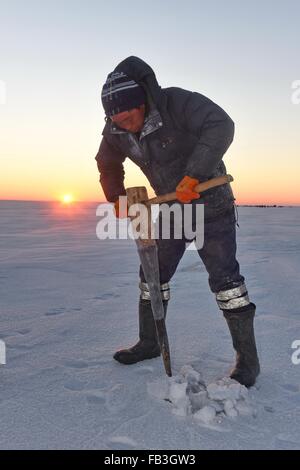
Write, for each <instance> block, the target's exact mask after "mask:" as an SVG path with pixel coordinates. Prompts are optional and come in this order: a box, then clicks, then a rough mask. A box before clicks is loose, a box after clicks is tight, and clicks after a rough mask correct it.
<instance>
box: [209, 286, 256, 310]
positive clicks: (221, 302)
mask: <svg viewBox="0 0 300 470" xmlns="http://www.w3.org/2000/svg"><path fill="white" fill-rule="evenodd" d="M216 300H217V304H218V306H219V307H220V309H221V310H223V309H224V310H230V309H232V308H239V307H244V306H246V305H249V304H250V300H249V297H248V292H247V288H246V285H245V284H241V285H240V286H238V287H234V288H233V289H228V290H221V291H220V292H217V293H216Z"/></svg>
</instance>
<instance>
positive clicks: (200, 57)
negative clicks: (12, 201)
mask: <svg viewBox="0 0 300 470" xmlns="http://www.w3.org/2000/svg"><path fill="white" fill-rule="evenodd" d="M299 18H300V2H299V1H296V0H288V1H285V2H279V1H275V2H274V1H269V0H262V1H252V2H247V4H246V2H238V1H235V0H228V1H226V2H225V1H221V0H218V1H210V2H204V1H193V0H192V1H189V0H186V1H180V2H179V1H170V0H166V1H162V0H160V1H158V0H152V1H151V2H150V1H148V2H146V1H136V0H132V1H130V2H124V1H119V0H115V1H113V2H107V1H105V2H104V1H95V0H86V1H85V2H83V1H78V0H72V1H71V0H62V1H58V0H54V1H48V0H44V1H36V0H27V1H26V2H25V1H16V0H10V1H9V2H5V3H4V2H2V3H1V28H0V57H1V63H0V80H2V81H4V82H5V83H6V85H7V104H6V106H1V107H0V125H1V128H2V131H3V132H2V138H1V137H0V152H1V159H4V161H5V163H6V166H7V169H8V173H7V175H8V176H7V178H6V181H8V180H9V181H10V184H12V185H13V181H12V182H11V180H10V179H11V178H12V177H13V174H14V171H15V168H14V166H13V163H12V162H14V161H15V159H19V165H20V166H19V170H20V172H24V171H25V174H26V175H28V171H29V170H28V164H29V166H30V174H32V171H37V173H38V174H40V175H41V178H42V179H41V181H43V182H44V184H46V182H47V181H48V180H47V179H46V177H45V176H44V175H43V169H44V168H45V166H46V167H47V169H48V171H49V173H48V176H50V179H51V181H52V180H53V181H55V182H56V183H57V184H58V185H59V187H60V186H62V187H63V186H64V183H65V184H66V185H67V186H68V187H69V186H70V185H71V184H72V179H73V178H75V179H76V185H77V187H78V188H79V193H80V194H82V193H84V194H85V195H87V194H89V196H83V197H84V198H85V197H88V198H94V196H96V194H97V191H98V190H99V189H98V186H97V182H98V180H97V175H96V178H95V173H94V171H95V168H94V162H93V155H94V154H95V153H96V151H97V147H98V146H99V143H100V137H101V129H102V125H103V111H102V108H101V101H100V90H101V86H102V83H103V81H104V80H105V78H106V75H107V74H108V73H109V72H110V71H111V70H112V69H113V68H114V67H115V66H116V65H117V63H118V62H120V61H121V60H123V59H124V58H125V57H127V56H129V55H132V54H133V55H137V56H139V57H141V58H143V59H144V60H145V61H146V62H148V63H149V64H150V65H151V66H152V67H153V69H154V70H155V72H156V75H157V78H158V80H159V82H160V84H161V85H162V86H163V87H167V86H180V87H182V88H186V89H191V90H194V91H198V92H200V93H203V94H205V95H207V96H209V97H210V98H211V99H213V100H214V101H216V102H217V103H218V104H220V105H221V106H222V107H224V109H225V110H226V111H227V112H228V113H229V114H230V115H231V117H232V118H233V119H234V121H235V123H236V129H237V133H236V139H235V143H234V144H233V147H232V157H230V159H231V163H232V166H231V168H230V170H231V172H235V173H236V174H238V175H239V176H240V179H239V180H240V181H241V188H244V189H245V188H246V189H247V191H249V187H247V182H246V180H245V179H243V175H242V173H243V171H245V167H247V168H248V170H249V172H250V174H251V175H252V177H253V176H254V175H255V174H257V172H259V174H260V175H262V174H263V175H264V174H265V175H267V174H268V172H269V175H270V174H274V181H275V183H276V182H277V180H278V178H279V176H280V175H282V174H284V177H285V178H288V176H289V173H288V172H289V171H290V170H289V169H288V168H287V164H288V163H289V162H290V165H291V166H292V167H293V166H294V168H296V169H297V170H298V172H299V169H300V163H299V161H298V157H299V143H300V141H299V118H300V106H295V105H291V100H290V96H291V84H292V82H293V81H294V80H297V79H300V70H299V55H300V54H299V52H300V51H299V49H300V46H299V44H300V41H299V39H300V38H299V36H300V34H299V30H300V28H299ZM0 130H1V129H0ZM281 155H282V156H284V158H281ZM287 156H288V162H287ZM25 160H26V161H25ZM129 167H130V171H131V174H132V175H133V173H132V172H133V169H132V167H131V166H130V165H129ZM68 170H69V172H70V173H68ZM60 171H62V174H63V176H64V177H62V176H60ZM294 171H295V170H294ZM79 174H80V179H78V175H79ZM2 178H3V176H2ZM43 178H45V181H44V180H43ZM77 179H78V180H77ZM2 183H3V182H2V181H1V184H2ZM3 184H4V183H3ZM3 184H2V186H3ZM5 184H6V186H7V183H5ZM237 184H238V181H237ZM245 184H246V186H245ZM87 185H89V186H90V190H89V191H90V192H89V191H87V190H86V188H87ZM10 187H11V186H10ZM11 188H14V185H13V186H12V187H11ZM18 188H19V189H20V186H18ZM28 189H29V186H26V185H25V186H24V194H25V193H26V192H27V191H28ZM71 189H72V188H71ZM246 189H245V190H246ZM262 189H263V188H262ZM49 191H50V189H49ZM49 194H50V193H49ZM245 194H246V193H245ZM262 194H263V193H262ZM0 197H1V195H0ZM41 197H46V196H45V195H44V193H43V195H42V196H41ZM49 197H50V196H49ZM299 202H300V201H299Z"/></svg>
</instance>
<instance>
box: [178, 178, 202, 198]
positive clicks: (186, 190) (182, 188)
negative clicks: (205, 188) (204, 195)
mask: <svg viewBox="0 0 300 470" xmlns="http://www.w3.org/2000/svg"><path fill="white" fill-rule="evenodd" d="M197 184H199V181H198V180H197V179H196V178H191V177H190V176H185V177H184V178H183V179H182V180H181V181H180V183H179V184H178V185H177V187H176V197H177V199H178V201H180V202H183V203H187V202H191V200H192V199H199V197H200V194H199V193H196V192H195V191H193V189H194V188H195V186H197Z"/></svg>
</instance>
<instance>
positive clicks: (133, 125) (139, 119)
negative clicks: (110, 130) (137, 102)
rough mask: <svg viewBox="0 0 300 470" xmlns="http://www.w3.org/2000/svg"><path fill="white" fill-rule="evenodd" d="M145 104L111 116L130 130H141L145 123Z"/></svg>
mask: <svg viewBox="0 0 300 470" xmlns="http://www.w3.org/2000/svg"><path fill="white" fill-rule="evenodd" d="M144 118H145V105H144V104H143V105H142V106H140V107H139V108H134V109H130V110H129V111H124V112H123V113H119V114H115V115H114V116H111V118H110V119H111V120H112V122H113V123H115V124H116V125H117V126H118V127H120V128H121V129H125V130H126V131H128V132H140V131H141V130H142V128H143V125H144Z"/></svg>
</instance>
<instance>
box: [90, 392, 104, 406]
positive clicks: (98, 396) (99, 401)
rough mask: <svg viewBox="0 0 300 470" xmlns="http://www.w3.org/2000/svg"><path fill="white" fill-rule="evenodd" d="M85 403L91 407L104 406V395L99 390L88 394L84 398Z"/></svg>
mask: <svg viewBox="0 0 300 470" xmlns="http://www.w3.org/2000/svg"><path fill="white" fill-rule="evenodd" d="M86 401H87V402H88V403H90V404H91V405H104V404H105V402H106V394H105V393H104V392H101V391H100V390H99V391H95V392H93V393H88V394H87V396H86Z"/></svg>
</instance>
